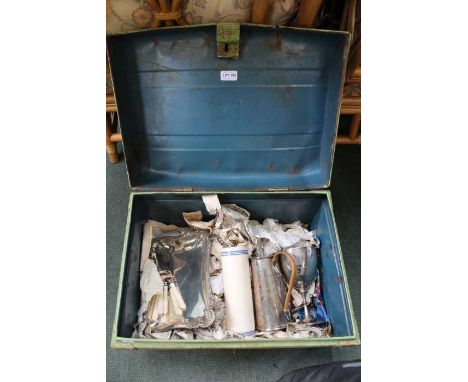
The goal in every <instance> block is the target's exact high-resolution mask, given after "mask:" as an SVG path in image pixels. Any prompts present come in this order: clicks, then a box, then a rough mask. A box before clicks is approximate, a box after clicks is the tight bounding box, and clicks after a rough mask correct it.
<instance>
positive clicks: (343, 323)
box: [117, 192, 355, 337]
mask: <svg viewBox="0 0 468 382" xmlns="http://www.w3.org/2000/svg"><path fill="white" fill-rule="evenodd" d="M218 195H219V197H220V201H221V203H235V204H237V205H239V206H241V207H244V208H246V209H247V210H248V211H249V212H250V214H251V218H252V219H256V220H259V221H263V220H264V219H265V218H269V217H270V218H271V217H274V218H277V219H279V220H280V221H281V222H283V223H291V222H293V221H296V220H300V221H302V222H304V223H305V222H310V223H311V225H310V228H311V229H312V228H316V229H317V231H318V234H319V236H320V239H321V240H322V250H321V257H322V263H323V280H322V289H323V295H324V301H325V306H326V309H327V312H328V315H329V317H330V321H331V324H332V330H333V332H332V336H338V337H347V336H353V335H355V333H353V328H352V318H351V317H352V316H351V313H350V306H349V301H348V299H347V297H346V285H345V282H344V279H343V264H342V263H341V261H340V256H339V250H338V244H337V234H336V231H335V227H334V225H333V220H332V211H331V208H330V205H329V202H328V200H327V198H326V195H325V194H314V193H307V194H297V193H294V192H288V193H282V194H275V193H251V194H232V193H231V194H229V193H225V194H218ZM196 210H200V211H202V212H203V213H204V219H206V220H208V219H209V218H210V216H209V215H208V214H207V212H206V210H205V207H204V204H203V202H202V200H201V196H200V195H197V194H192V193H190V194H189V193H185V194H170V193H167V194H152V193H148V194H136V195H135V196H134V199H133V208H132V210H131V212H130V214H131V223H130V230H129V236H128V243H127V248H126V249H125V250H126V261H125V265H124V267H125V268H124V280H123V283H122V287H123V289H122V295H121V300H120V308H119V319H118V327H117V330H118V332H117V334H118V336H120V337H131V334H132V331H133V325H134V324H135V322H136V318H137V311H138V309H139V307H140V295H141V293H140V286H139V280H140V272H139V265H140V249H141V240H142V222H144V221H145V220H147V219H154V220H158V221H161V222H163V223H166V224H176V225H179V226H185V225H186V224H185V222H184V220H183V218H182V212H187V211H196Z"/></svg>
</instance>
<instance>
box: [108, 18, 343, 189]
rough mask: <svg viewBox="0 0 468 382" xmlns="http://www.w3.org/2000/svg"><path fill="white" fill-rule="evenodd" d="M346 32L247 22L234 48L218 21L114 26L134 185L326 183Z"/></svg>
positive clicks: (118, 91)
mask: <svg viewBox="0 0 468 382" xmlns="http://www.w3.org/2000/svg"><path fill="white" fill-rule="evenodd" d="M348 40H349V35H348V34H346V33H338V32H328V31H317V30H301V29H293V28H276V27H266V26H265V27H259V26H252V25H241V27H240V43H239V50H240V52H239V59H238V60H226V59H224V58H217V57H216V54H217V40H216V26H215V25H205V26H196V27H195V26H194V27H184V28H173V29H165V30H163V29H161V30H155V31H147V32H139V33H132V34H128V35H121V36H113V37H110V38H109V40H108V49H109V58H110V65H111V71H112V75H113V80H114V87H115V95H116V102H117V107H118V112H119V117H120V121H121V131H122V137H123V143H124V151H125V156H126V161H127V166H128V173H129V179H130V185H131V187H133V188H139V189H153V190H155V189H161V190H171V189H175V188H177V189H179V188H188V187H190V188H192V189H194V190H201V189H208V190H209V189H230V190H249V189H250V190H253V189H261V188H263V189H269V188H288V189H296V190H297V189H314V188H323V187H328V185H329V182H330V174H331V166H332V161H333V152H334V145H335V138H336V129H337V122H338V110H339V103H340V98H341V89H342V82H343V74H344V68H345V60H346V51H347V48H348V43H349V41H348ZM222 70H230V71H237V74H238V78H237V81H221V80H220V71H222Z"/></svg>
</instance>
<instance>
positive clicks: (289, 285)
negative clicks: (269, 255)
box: [273, 252, 296, 313]
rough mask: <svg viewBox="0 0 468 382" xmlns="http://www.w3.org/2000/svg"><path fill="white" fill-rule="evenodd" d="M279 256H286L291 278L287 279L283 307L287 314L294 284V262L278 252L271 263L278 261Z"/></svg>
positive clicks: (283, 253)
mask: <svg viewBox="0 0 468 382" xmlns="http://www.w3.org/2000/svg"><path fill="white" fill-rule="evenodd" d="M280 256H286V257H287V258H288V261H289V262H290V263H291V277H290V278H289V284H288V292H287V293H286V299H285V300H284V307H283V312H284V313H287V312H289V300H290V299H291V293H292V289H293V287H294V283H295V282H296V260H295V259H294V257H293V256H292V255H291V254H289V253H288V252H278V253H276V254H275V255H274V256H273V263H275V262H276V261H278V259H279V257H280Z"/></svg>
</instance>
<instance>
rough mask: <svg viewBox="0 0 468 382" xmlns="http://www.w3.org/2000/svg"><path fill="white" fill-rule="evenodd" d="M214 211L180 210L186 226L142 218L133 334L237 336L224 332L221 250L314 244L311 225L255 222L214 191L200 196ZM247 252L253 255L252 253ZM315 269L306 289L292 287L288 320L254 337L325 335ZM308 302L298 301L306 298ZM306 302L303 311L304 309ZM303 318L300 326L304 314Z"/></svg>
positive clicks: (263, 250)
mask: <svg viewBox="0 0 468 382" xmlns="http://www.w3.org/2000/svg"><path fill="white" fill-rule="evenodd" d="M202 198H203V202H204V204H205V207H206V210H207V211H208V213H209V214H210V215H212V216H214V217H213V218H212V219H211V220H209V221H203V214H202V212H201V211H195V212H184V213H183V217H184V220H185V222H186V223H187V225H188V227H183V228H182V227H177V226H174V225H165V224H163V223H160V222H156V221H147V222H146V223H145V225H144V233H143V242H142V251H141V278H140V288H141V307H140V309H139V311H138V322H137V324H136V325H135V331H134V333H133V336H134V337H137V338H155V339H165V340H168V339H171V340H173V339H174V340H175V339H216V340H227V339H235V338H242V337H240V336H238V335H236V334H235V333H233V332H231V331H229V330H228V325H227V319H226V317H227V315H226V304H225V294H224V283H223V269H222V258H221V252H222V250H223V248H232V247H244V248H246V249H247V252H248V253H249V255H250V256H256V257H261V258H268V257H272V256H273V255H274V254H276V253H278V252H279V251H282V250H284V249H286V248H291V247H294V246H314V247H315V248H319V246H320V242H319V240H318V238H317V236H316V232H315V231H314V230H312V231H309V230H307V229H306V228H305V226H304V225H303V224H302V223H301V222H298V221H297V222H293V223H291V224H280V223H279V222H278V221H277V220H274V219H271V218H268V219H265V220H264V221H263V223H260V222H258V221H256V220H251V219H250V213H249V212H248V211H247V210H245V209H243V208H241V207H239V206H237V205H234V204H223V205H221V204H220V202H219V199H218V196H217V195H206V196H203V197H202ZM252 254H253V255H252ZM320 276H321V274H320V267H318V268H317V271H316V276H315V278H314V280H313V282H312V283H310V285H307V288H306V290H305V294H301V293H300V291H299V290H298V289H297V288H293V289H292V299H291V300H292V301H291V305H290V312H291V313H292V314H291V319H290V322H289V323H288V325H287V327H286V329H281V330H272V331H259V330H256V331H255V334H254V337H255V338H306V337H326V336H329V335H330V334H331V325H330V321H329V319H328V316H327V313H326V310H325V306H324V301H323V297H322V293H321V284H320ZM303 297H305V300H306V303H305V304H304V298H303ZM304 305H306V306H307V312H305V311H304ZM305 313H307V314H308V316H309V317H310V320H309V322H307V323H306V324H304V323H303V322H304V315H305Z"/></svg>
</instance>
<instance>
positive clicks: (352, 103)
mask: <svg viewBox="0 0 468 382" xmlns="http://www.w3.org/2000/svg"><path fill="white" fill-rule="evenodd" d="M359 7H360V2H359V1H358V0H349V1H346V3H345V6H344V9H343V15H342V18H341V24H340V29H341V30H345V31H347V32H349V33H351V46H350V48H349V54H348V65H347V67H346V75H345V85H344V87H343V98H342V100H341V115H344V114H348V115H349V114H351V115H352V116H353V117H352V119H351V125H350V127H349V132H348V134H347V135H344V134H339V135H338V137H337V139H336V143H338V144H360V143H361V35H360V29H359V28H357V26H359V27H360V23H361V20H360V11H359V9H360V8H359Z"/></svg>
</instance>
